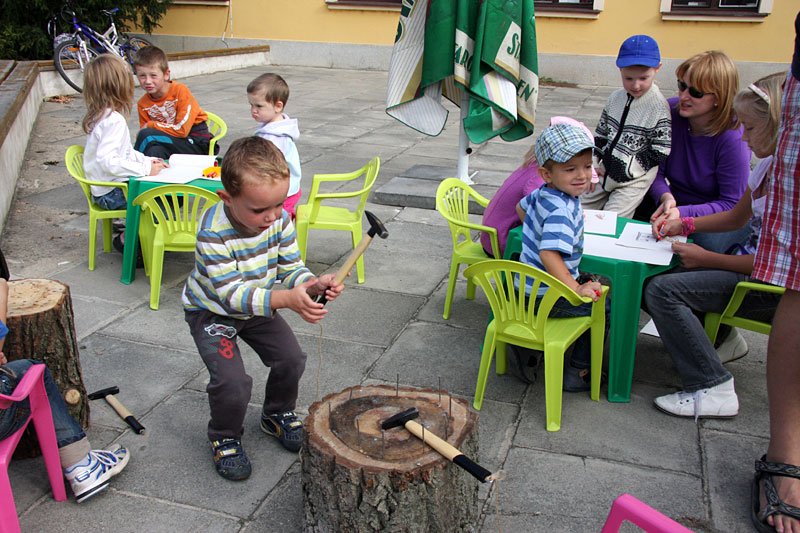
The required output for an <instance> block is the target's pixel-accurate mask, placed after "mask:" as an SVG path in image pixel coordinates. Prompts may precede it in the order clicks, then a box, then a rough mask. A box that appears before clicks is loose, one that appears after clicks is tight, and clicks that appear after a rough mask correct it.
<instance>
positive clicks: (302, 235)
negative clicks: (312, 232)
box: [295, 218, 308, 262]
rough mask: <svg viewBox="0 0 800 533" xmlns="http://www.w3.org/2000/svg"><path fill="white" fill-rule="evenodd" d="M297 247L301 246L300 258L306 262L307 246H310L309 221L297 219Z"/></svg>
mask: <svg viewBox="0 0 800 533" xmlns="http://www.w3.org/2000/svg"><path fill="white" fill-rule="evenodd" d="M295 227H296V228H297V247H298V248H300V259H302V260H303V262H305V260H306V248H308V221H307V220H300V219H299V218H298V219H297V223H296V224H295Z"/></svg>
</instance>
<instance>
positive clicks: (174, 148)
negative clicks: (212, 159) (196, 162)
mask: <svg viewBox="0 0 800 533" xmlns="http://www.w3.org/2000/svg"><path fill="white" fill-rule="evenodd" d="M209 139H210V136H209ZM209 139H200V138H196V137H195V136H193V135H189V136H188V137H173V136H172V135H167V134H166V133H164V132H163V131H161V130H157V129H155V128H143V129H141V130H139V133H138V135H136V142H135V143H134V144H133V148H134V149H135V150H137V151H139V152H142V153H143V154H144V155H146V156H150V157H160V158H161V159H163V160H164V161H167V160H169V156H171V155H172V154H196V155H208V142H209Z"/></svg>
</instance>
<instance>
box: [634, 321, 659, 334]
mask: <svg viewBox="0 0 800 533" xmlns="http://www.w3.org/2000/svg"><path fill="white" fill-rule="evenodd" d="M639 333H644V334H645V335H650V336H651V337H660V336H661V335H659V334H658V329H656V323H655V322H653V319H652V318H651V319H650V322H648V323H647V324H645V325H644V327H643V328H642V329H641V331H639Z"/></svg>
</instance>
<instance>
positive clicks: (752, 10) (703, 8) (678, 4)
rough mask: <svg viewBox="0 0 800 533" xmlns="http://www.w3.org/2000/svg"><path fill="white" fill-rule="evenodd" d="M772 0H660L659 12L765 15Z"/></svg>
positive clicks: (690, 14)
mask: <svg viewBox="0 0 800 533" xmlns="http://www.w3.org/2000/svg"><path fill="white" fill-rule="evenodd" d="M772 3H773V0H661V13H663V14H669V15H676V16H681V15H683V16H690V17H691V16H701V17H705V16H708V17H750V18H752V17H765V16H766V15H769V14H770V13H771V12H772Z"/></svg>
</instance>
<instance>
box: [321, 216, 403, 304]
mask: <svg viewBox="0 0 800 533" xmlns="http://www.w3.org/2000/svg"><path fill="white" fill-rule="evenodd" d="M364 214H365V215H366V216H367V221H368V222H369V231H367V234H366V235H364V236H363V237H362V238H361V240H360V241H359V242H358V244H357V245H356V247H355V248H354V249H353V251H352V252H351V253H350V255H349V256H348V257H347V260H346V261H345V262H344V264H343V265H342V267H341V268H340V269H339V270H338V271H336V275H335V276H334V278H333V280H334V283H336V284H337V285H338V284H339V283H341V282H343V281H344V278H346V277H347V274H348V272H350V269H351V268H353V265H355V264H356V261H358V258H359V257H361V255H362V254H363V253H364V251H366V249H367V246H369V243H371V242H372V238H373V237H374V236H375V235H377V236H378V237H380V238H381V239H385V238H386V237H388V236H389V232H388V231H386V227H385V226H384V225H383V222H381V221H380V219H379V218H378V217H376V216H375V215H373V214H372V213H370V212H369V211H364ZM326 290H327V289H326ZM314 301H315V302H317V303H321V304H323V305H325V302H327V301H328V299H327V298H326V297H325V291H322V293H321V294H319V295H318V296H317V297H316V298H315V299H314Z"/></svg>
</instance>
